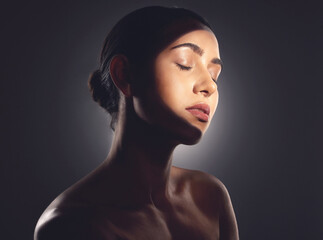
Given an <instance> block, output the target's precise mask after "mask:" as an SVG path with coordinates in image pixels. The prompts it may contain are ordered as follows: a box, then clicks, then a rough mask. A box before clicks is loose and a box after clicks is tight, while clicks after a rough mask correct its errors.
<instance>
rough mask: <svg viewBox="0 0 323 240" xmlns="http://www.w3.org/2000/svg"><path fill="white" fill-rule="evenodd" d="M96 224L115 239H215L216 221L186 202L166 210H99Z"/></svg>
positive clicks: (216, 232) (217, 232) (217, 229)
mask: <svg viewBox="0 0 323 240" xmlns="http://www.w3.org/2000/svg"><path fill="white" fill-rule="evenodd" d="M102 213H103V214H102ZM96 222H97V224H98V226H97V227H99V229H100V230H101V231H103V232H104V231H109V232H111V231H112V232H113V233H114V234H115V235H116V236H118V237H119V239H128V240H136V239H140V240H143V239H155V240H158V239H161V240H167V239H172V240H181V239H187V240H189V239H199V240H216V239H219V223H218V221H217V220H216V219H210V218H208V217H207V216H205V215H204V214H203V213H202V212H201V211H200V210H199V209H198V208H197V207H196V206H195V205H194V204H191V205H187V203H183V205H182V206H175V207H173V208H172V209H171V210H168V211H161V210H159V209H157V208H156V207H154V206H147V207H144V208H141V209H136V210H115V209H114V210H109V211H107V213H106V214H104V211H103V212H101V214H100V220H99V221H96Z"/></svg>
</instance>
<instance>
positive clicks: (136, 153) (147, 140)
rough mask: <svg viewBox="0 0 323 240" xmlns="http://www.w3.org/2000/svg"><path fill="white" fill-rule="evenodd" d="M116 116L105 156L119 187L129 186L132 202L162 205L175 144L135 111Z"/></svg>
mask: <svg viewBox="0 0 323 240" xmlns="http://www.w3.org/2000/svg"><path fill="white" fill-rule="evenodd" d="M127 114H128V115H127V116H125V115H124V116H119V119H118V125H117V127H116V130H115V136H114V139H113V143H112V146H111V149H110V153H109V155H108V158H107V160H106V164H107V165H108V166H110V168H112V169H117V172H118V174H119V175H118V178H119V179H120V180H121V182H122V183H120V184H121V187H120V188H121V189H128V190H129V189H131V190H130V194H129V195H130V196H128V198H129V197H130V199H131V198H132V197H134V198H135V199H132V201H134V202H136V203H139V202H140V203H151V204H153V205H163V204H165V203H166V202H168V200H169V197H170V181H169V179H170V170H171V166H172V157H173V151H174V149H175V147H176V146H177V144H176V143H174V141H172V140H171V137H170V136H167V134H165V131H161V130H160V129H159V128H154V127H152V126H150V125H149V124H147V123H146V122H144V121H143V120H141V119H139V118H138V117H137V116H136V115H135V114H131V113H129V112H128V113H127Z"/></svg>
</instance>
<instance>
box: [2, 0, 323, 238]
mask: <svg viewBox="0 0 323 240" xmlns="http://www.w3.org/2000/svg"><path fill="white" fill-rule="evenodd" d="M94 2H95V3H94ZM147 5H165V6H174V5H176V6H180V7H186V8H189V9H192V10H194V11H196V12H198V13H200V14H201V15H202V16H204V17H205V18H207V19H208V20H209V21H210V23H211V25H212V26H213V27H214V29H215V33H216V35H217V37H218V40H219V43H220V51H221V57H222V59H223V61H224V71H223V72H222V75H221V77H220V80H219V91H220V103H219V107H218V110H217V113H216V116H215V118H214V120H213V122H212V126H211V128H210V129H209V131H208V132H207V134H206V135H205V137H204V139H203V140H202V141H201V142H200V143H199V144H198V145H196V146H193V147H187V146H183V147H182V146H181V147H179V148H178V149H177V151H176V153H175V156H174V158H175V159H174V164H175V165H177V166H181V167H185V168H191V169H200V170H203V171H206V172H209V173H211V174H214V175H215V176H217V177H218V178H219V179H221V180H222V181H223V182H224V183H225V185H226V186H227V188H228V190H229V192H230V194H231V198H232V202H233V205H234V208H235V212H236V216H237V220H238V224H239V230H240V237H241V239H245V240H259V239H261V240H266V239H270V240H272V239H275V240H286V239H293V240H295V239H302V240H304V239H311V240H322V239H323V206H322V202H323V194H322V191H323V177H322V170H323V164H322V160H323V152H322V148H323V146H322V134H323V131H322V130H323V127H322V122H323V113H322V107H323V101H322V87H323V74H322V71H323V70H322V69H323V64H322V62H323V61H322V55H323V47H322V44H323V6H322V5H323V4H322V1H319V0H317V1H315V0H311V1H290V2H288V1H235V2H233V1H223V0H222V1H216V0H213V1H211V0H210V1H193V0H192V1H165V0H164V1H144V0H142V1H130V0H128V1H125V0H118V1H115V2H113V1H103V0H101V1H74V2H72V1H61V2H60V1H38V2H36V1H13V2H11V3H9V2H8V3H6V4H5V5H2V7H1V12H2V13H1V17H0V18H1V19H0V20H1V25H3V26H1V45H0V47H1V88H0V93H1V101H0V104H1V118H0V121H1V125H0V131H1V155H0V156H1V174H0V178H1V179H0V180H1V181H0V182H1V186H0V187H1V196H0V199H1V212H0V219H1V231H0V235H1V238H2V239H32V236H33V231H34V227H35V224H36V222H37V219H38V218H39V216H40V215H41V213H42V212H43V210H44V209H45V208H46V206H47V205H48V204H49V203H50V202H51V201H52V200H53V199H54V198H55V197H56V196H57V195H58V194H59V193H60V192H62V191H63V190H64V189H66V188H67V187H68V186H70V185H71V184H73V183H74V182H75V181H77V180H79V179H80V178H81V177H83V176H85V175H86V174H87V173H88V172H89V171H91V170H92V169H94V168H95V167H96V166H98V165H99V164H100V163H101V162H102V161H103V160H104V159H105V157H106V155H107V153H108V149H109V146H110V141H111V138H112V132H111V130H110V129H109V126H108V125H109V124H108V123H109V117H108V115H107V114H105V113H104V111H103V110H102V109H100V107H99V106H98V105H97V104H96V103H94V102H93V101H92V100H91V97H90V94H89V92H88V89H87V78H88V75H89V73H90V72H91V71H93V70H95V69H96V68H97V66H98V58H99V52H100V49H101V45H102V43H103V40H104V37H105V36H106V34H107V32H108V31H109V29H111V27H112V26H113V25H114V24H115V23H116V21H117V20H118V19H120V18H121V17H122V16H124V15H125V14H127V13H128V12H130V11H132V10H134V9H136V8H139V7H143V6H147Z"/></svg>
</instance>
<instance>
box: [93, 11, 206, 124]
mask: <svg viewBox="0 0 323 240" xmlns="http://www.w3.org/2000/svg"><path fill="white" fill-rule="evenodd" d="M188 20H191V21H188ZM192 20H193V21H192ZM176 23H182V24H181V25H180V26H181V27H180V29H179V28H178V27H177V28H176V27H174V28H172V27H173V26H174V25H175V24H176ZM201 24H202V25H204V26H206V27H208V28H209V29H211V26H210V25H209V23H208V22H207V21H206V20H205V19H204V18H202V17H201V16H199V15H198V14H196V13H194V12H192V11H190V10H187V9H184V8H176V7H172V8H168V7H160V6H152V7H145V8H141V9H138V10H135V11H133V12H131V13H129V14H128V15H126V16H125V17H123V18H122V19H121V20H120V21H119V22H118V23H117V24H116V25H115V26H114V27H113V28H112V30H111V31H110V33H109V34H108V35H107V37H106V39H105V41H104V45H103V48H102V52H101V58H100V67H99V69H98V70H96V71H94V72H93V73H92V74H91V76H90V79H89V87H90V90H91V92H92V97H93V99H94V101H96V102H98V103H99V104H100V106H101V107H103V108H104V109H105V110H107V111H108V112H109V113H110V114H111V117H112V120H111V123H110V126H111V128H112V129H113V130H114V126H115V123H116V121H117V117H118V108H119V99H120V93H119V91H118V89H117V88H116V86H115V85H114V83H113V81H112V79H111V76H110V70H109V66H110V62H111V60H112V58H113V56H115V55H117V54H123V55H125V56H126V57H127V58H128V61H129V63H130V64H134V65H136V67H138V68H140V67H139V66H147V64H150V63H151V61H150V60H152V59H153V58H154V57H155V56H156V55H157V54H158V53H159V52H160V51H161V50H162V49H163V48H164V47H166V46H167V45H168V44H170V43H171V42H172V41H174V40H175V39H176V38H178V37H179V36H181V35H182V34H184V33H186V32H189V31H191V30H194V29H197V28H201ZM136 84H140V82H139V80H138V81H137V82H136Z"/></svg>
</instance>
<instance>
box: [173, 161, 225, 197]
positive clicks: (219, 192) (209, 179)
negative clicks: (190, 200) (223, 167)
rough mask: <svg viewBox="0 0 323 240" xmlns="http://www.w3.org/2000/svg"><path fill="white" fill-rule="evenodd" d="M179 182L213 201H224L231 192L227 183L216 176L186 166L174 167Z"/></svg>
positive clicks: (196, 193)
mask: <svg viewBox="0 0 323 240" xmlns="http://www.w3.org/2000/svg"><path fill="white" fill-rule="evenodd" d="M173 171H174V172H175V174H174V175H176V177H177V179H179V180H178V182H181V183H182V184H186V185H188V186H189V187H190V190H192V191H193V192H192V194H194V195H199V196H202V197H205V195H207V196H208V197H207V198H208V199H209V198H212V201H213V203H214V201H215V200H216V201H220V200H222V201H224V200H225V199H226V198H227V197H228V196H229V193H228V191H227V189H226V187H225V185H224V184H223V183H222V182H221V181H220V180H219V179H218V178H216V177H215V176H213V175H211V174H209V173H206V172H202V171H198V170H189V169H184V168H178V167H173Z"/></svg>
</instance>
